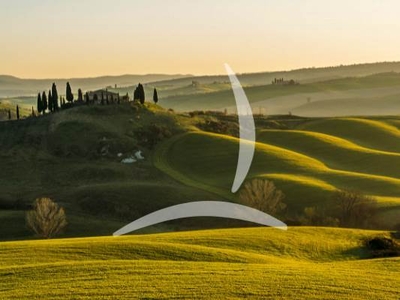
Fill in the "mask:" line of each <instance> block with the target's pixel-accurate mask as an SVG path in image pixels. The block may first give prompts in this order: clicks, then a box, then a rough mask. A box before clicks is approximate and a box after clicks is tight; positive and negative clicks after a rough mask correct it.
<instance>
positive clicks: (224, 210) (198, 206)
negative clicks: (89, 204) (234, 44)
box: [113, 64, 287, 236]
mask: <svg viewBox="0 0 400 300" xmlns="http://www.w3.org/2000/svg"><path fill="white" fill-rule="evenodd" d="M225 68H226V71H227V73H228V76H229V79H230V81H231V85H232V90H233V94H234V96H235V101H236V106H237V114H238V119H239V127H240V131H239V134H240V144H239V156H238V164H237V169H236V175H235V179H234V181H233V185H232V190H231V191H232V193H235V192H237V190H238V189H239V188H240V186H241V185H242V183H243V181H244V180H245V178H246V176H247V173H248V172H249V169H250V166H251V162H252V160H253V156H254V149H255V140H256V136H255V125H254V119H253V113H252V110H251V106H250V104H249V101H248V99H247V97H246V94H245V92H244V90H243V88H242V86H241V84H240V82H239V80H238V79H237V77H236V75H235V73H234V72H233V71H232V69H231V68H230V66H229V65H228V64H225ZM189 217H221V218H229V219H237V220H243V221H249V222H253V223H257V224H260V225H265V226H272V227H276V228H279V229H282V230H286V229H287V226H286V224H285V223H283V222H281V221H279V220H278V219H276V218H274V217H272V216H270V215H268V214H266V213H263V212H261V211H259V210H257V209H254V208H251V207H248V206H244V205H241V204H235V203H229V202H222V201H197V202H189V203H183V204H178V205H174V206H170V207H167V208H164V209H160V210H158V211H156V212H153V213H150V214H148V215H146V216H144V217H141V218H139V219H137V220H136V221H133V222H131V223H129V224H128V225H126V226H124V227H122V228H121V229H119V230H117V231H116V232H114V234H113V235H114V236H120V235H123V234H126V233H129V232H132V231H135V230H139V229H141V228H145V227H148V226H151V225H155V224H158V223H161V222H165V221H171V220H176V219H182V218H189Z"/></svg>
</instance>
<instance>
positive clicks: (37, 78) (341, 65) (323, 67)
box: [0, 60, 400, 80]
mask: <svg viewBox="0 0 400 300" xmlns="http://www.w3.org/2000/svg"><path fill="white" fill-rule="evenodd" d="M385 63H386V64H388V63H400V60H394V61H374V62H361V63H359V62H356V63H347V64H338V65H321V66H308V67H306V66H304V67H299V68H293V69H286V70H285V69H277V70H266V71H254V72H251V71H250V72H242V73H240V72H238V73H236V74H237V75H246V74H262V73H284V72H293V71H300V70H307V69H328V68H342V67H351V66H361V65H374V64H385ZM0 76H7V77H13V78H16V79H21V80H70V79H97V78H102V77H123V76H185V77H212V76H225V75H224V74H222V73H214V74H213V73H208V74H198V73H197V74H196V73H186V74H184V73H158V72H151V73H142V74H140V73H125V74H115V75H110V74H102V75H90V76H86V77H81V76H77V77H73V76H72V77H58V76H55V77H48V76H46V77H35V78H33V77H19V76H17V75H11V74H0ZM168 80H171V79H168Z"/></svg>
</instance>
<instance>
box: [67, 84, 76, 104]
mask: <svg viewBox="0 0 400 300" xmlns="http://www.w3.org/2000/svg"><path fill="white" fill-rule="evenodd" d="M66 97H67V101H68V102H70V103H71V104H72V101H74V94H72V90H71V86H70V85H69V82H67V88H66Z"/></svg>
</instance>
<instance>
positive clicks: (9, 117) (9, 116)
mask: <svg viewBox="0 0 400 300" xmlns="http://www.w3.org/2000/svg"><path fill="white" fill-rule="evenodd" d="M8 119H9V120H11V110H10V109H9V110H8Z"/></svg>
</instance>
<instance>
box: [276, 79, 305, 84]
mask: <svg viewBox="0 0 400 300" xmlns="http://www.w3.org/2000/svg"><path fill="white" fill-rule="evenodd" d="M272 84H273V85H297V84H299V83H298V82H296V81H294V80H293V79H290V80H284V79H283V78H275V79H274V80H273V81H272Z"/></svg>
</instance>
